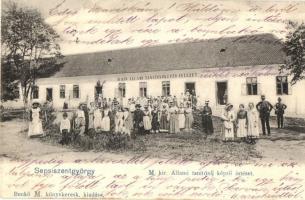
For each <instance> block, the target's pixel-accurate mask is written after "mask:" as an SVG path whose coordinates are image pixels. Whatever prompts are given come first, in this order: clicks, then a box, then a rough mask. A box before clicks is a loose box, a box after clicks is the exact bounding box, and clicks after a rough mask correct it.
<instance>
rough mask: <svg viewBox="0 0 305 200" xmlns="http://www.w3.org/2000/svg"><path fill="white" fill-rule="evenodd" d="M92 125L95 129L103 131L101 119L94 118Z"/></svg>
mask: <svg viewBox="0 0 305 200" xmlns="http://www.w3.org/2000/svg"><path fill="white" fill-rule="evenodd" d="M93 125H94V128H95V129H99V128H100V129H103V123H102V119H101V118H100V117H95V118H94V121H93Z"/></svg>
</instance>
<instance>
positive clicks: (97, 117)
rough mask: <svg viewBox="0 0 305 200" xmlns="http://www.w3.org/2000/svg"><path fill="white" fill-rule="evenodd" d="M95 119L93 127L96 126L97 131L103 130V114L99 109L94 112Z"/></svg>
mask: <svg viewBox="0 0 305 200" xmlns="http://www.w3.org/2000/svg"><path fill="white" fill-rule="evenodd" d="M93 117H94V120H93V125H94V129H95V131H98V130H102V129H103V123H102V120H103V118H102V112H101V110H100V109H99V108H98V107H96V108H95V110H94V112H93Z"/></svg>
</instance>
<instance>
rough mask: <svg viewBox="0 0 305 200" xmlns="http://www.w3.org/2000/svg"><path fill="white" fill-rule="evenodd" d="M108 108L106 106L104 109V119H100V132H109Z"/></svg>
mask: <svg viewBox="0 0 305 200" xmlns="http://www.w3.org/2000/svg"><path fill="white" fill-rule="evenodd" d="M109 112H110V110H109V107H108V106H107V105H106V106H105V107H104V117H103V119H102V131H106V132H109V131H110V118H109Z"/></svg>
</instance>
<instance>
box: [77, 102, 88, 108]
mask: <svg viewBox="0 0 305 200" xmlns="http://www.w3.org/2000/svg"><path fill="white" fill-rule="evenodd" d="M83 105H86V104H85V103H79V105H78V108H80V107H82V106H83Z"/></svg>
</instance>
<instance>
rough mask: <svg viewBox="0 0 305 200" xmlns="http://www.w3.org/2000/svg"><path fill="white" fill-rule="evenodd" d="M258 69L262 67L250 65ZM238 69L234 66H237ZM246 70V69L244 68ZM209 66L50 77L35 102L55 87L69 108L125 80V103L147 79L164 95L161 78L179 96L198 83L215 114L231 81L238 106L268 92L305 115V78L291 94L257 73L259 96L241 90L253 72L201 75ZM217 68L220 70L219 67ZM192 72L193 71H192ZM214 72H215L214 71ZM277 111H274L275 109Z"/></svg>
mask: <svg viewBox="0 0 305 200" xmlns="http://www.w3.org/2000/svg"><path fill="white" fill-rule="evenodd" d="M251 68H259V67H251ZM234 69H235V68H234ZM241 69H243V68H241ZM277 69H278V68H277V66H275V67H274V71H275V73H277V72H278V70H277ZM205 70H206V69H197V70H193V71H195V72H196V73H197V77H175V78H156V79H142V80H141V79H138V80H130V79H128V78H127V80H120V79H119V78H120V77H130V76H133V77H137V76H145V75H147V74H148V75H151V74H152V75H153V74H171V73H172V74H173V73H178V74H179V73H190V70H186V71H166V72H146V73H139V74H119V75H107V76H88V77H69V78H54V79H53V78H48V79H40V80H38V81H37V84H38V86H39V99H37V100H33V101H40V102H41V103H43V102H44V101H46V88H53V105H54V107H55V108H58V109H60V108H62V106H63V103H64V101H68V104H69V106H70V107H77V106H78V105H79V103H80V102H86V101H88V102H92V101H94V93H95V86H96V83H97V81H100V82H101V83H103V81H106V82H105V84H104V86H103V95H104V97H107V98H114V97H115V95H116V94H115V90H116V89H117V88H118V84H119V82H125V83H126V98H125V99H124V103H126V102H127V99H128V98H130V97H137V96H139V83H140V82H147V93H148V95H149V96H161V95H162V81H170V85H171V95H173V96H174V95H175V96H177V97H180V95H181V93H182V92H184V91H185V83H186V82H195V88H196V93H197V96H198V104H199V105H203V104H204V101H205V100H209V101H210V105H211V106H212V108H213V112H214V114H216V115H218V114H220V113H221V111H222V109H223V107H224V106H220V105H217V99H216V93H217V89H216V82H218V81H227V84H228V101H229V102H230V103H232V104H233V105H234V107H235V108H236V109H237V108H238V105H239V104H241V103H243V104H245V105H246V106H247V105H248V103H249V102H254V103H257V102H259V101H260V95H261V94H265V95H266V98H267V100H268V101H270V102H271V103H272V104H275V103H276V102H277V98H278V97H281V98H282V100H283V102H284V103H285V104H287V106H288V108H287V110H286V114H287V116H298V117H305V103H304V102H305V101H304V100H305V80H303V81H299V82H298V83H297V84H296V85H294V86H292V87H290V88H289V89H290V92H289V95H277V94H276V80H275V78H276V75H265V76H256V77H257V81H258V84H259V85H260V86H259V87H260V88H259V89H258V95H245V93H243V92H242V90H243V85H244V84H245V83H246V77H252V76H255V75H253V74H252V73H249V74H247V75H243V76H222V77H217V76H211V77H212V78H209V77H201V76H200V73H204V72H205ZM216 71H217V70H216ZM191 72H192V71H191ZM213 73H214V72H213ZM61 84H63V85H65V86H66V98H65V99H60V97H59V86H60V85H61ZM74 84H76V85H77V84H78V85H79V87H80V95H81V98H79V99H74V98H73V96H72V90H73V85H74ZM272 114H274V112H272Z"/></svg>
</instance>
